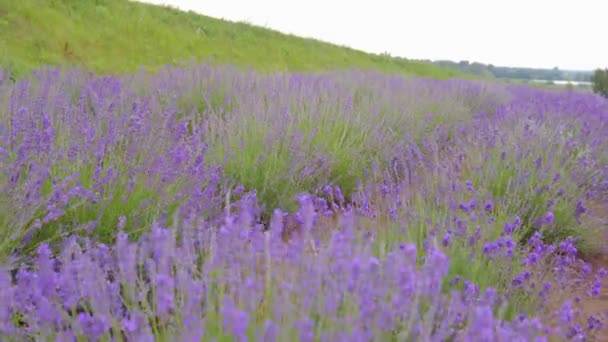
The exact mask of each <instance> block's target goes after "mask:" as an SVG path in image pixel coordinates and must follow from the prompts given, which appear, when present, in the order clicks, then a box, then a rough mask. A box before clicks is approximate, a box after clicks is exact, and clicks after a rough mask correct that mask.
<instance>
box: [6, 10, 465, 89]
mask: <svg viewBox="0 0 608 342" xmlns="http://www.w3.org/2000/svg"><path fill="white" fill-rule="evenodd" d="M0 32H2V33H1V34H0V66H1V67H2V68H5V69H10V70H11V71H12V73H13V74H16V75H24V74H25V73H27V72H28V71H30V70H32V69H35V68H38V67H39V66H42V65H70V66H79V67H83V68H86V69H87V70H91V71H94V72H98V73H110V74H115V73H124V72H131V71H136V70H137V69H139V68H140V67H144V68H148V69H149V68H156V67H158V66H162V65H165V64H174V63H180V62H184V61H187V60H190V59H196V60H201V59H202V60H206V61H208V60H212V61H213V62H214V63H220V64H232V65H236V66H245V67H254V68H255V69H257V70H259V71H317V70H333V69H350V68H358V69H373V70H377V71H384V72H390V73H398V74H404V75H416V76H424V77H432V78H450V77H472V76H469V75H467V74H464V73H462V72H460V71H456V70H449V69H447V68H443V67H439V66H435V65H432V64H431V63H427V62H417V61H409V60H405V59H397V58H391V57H388V56H380V55H372V54H366V53H363V52H360V51H356V50H353V49H349V48H345V47H340V46H335V45H331V44H328V43H323V42H320V41H317V40H312V39H304V38H299V37H295V36H291V35H285V34H281V33H278V32H275V31H272V30H268V29H265V28H261V27H255V26H252V25H249V24H244V23H233V22H228V21H224V20H218V19H213V18H210V17H206V16H202V15H198V14H194V13H186V12H183V11H178V10H175V9H171V8H167V7H160V6H154V5H147V4H142V3H138V2H130V1H124V0H105V1H100V0H24V1H12V0H0Z"/></svg>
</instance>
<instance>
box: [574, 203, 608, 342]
mask: <svg viewBox="0 0 608 342" xmlns="http://www.w3.org/2000/svg"><path fill="white" fill-rule="evenodd" d="M588 219H589V220H590V221H591V222H590V223H592V224H594V225H596V227H598V228H599V233H600V234H599V236H598V238H600V239H602V241H598V242H599V243H600V244H601V246H602V247H601V249H600V251H599V253H597V254H595V255H592V256H587V257H583V260H584V261H585V262H587V263H588V264H589V265H590V266H591V267H592V270H593V272H594V273H595V272H597V271H598V270H599V269H600V268H602V267H603V268H604V269H606V270H608V195H604V196H603V197H601V198H598V199H595V200H594V201H592V203H590V204H589V205H588ZM602 285H603V286H602V290H601V293H600V295H599V296H597V297H593V298H591V297H589V296H587V295H586V294H585V293H584V291H581V295H580V297H581V298H582V303H581V304H582V310H583V313H584V315H585V316H589V315H597V316H604V317H607V318H608V278H605V279H604V280H603V284H602ZM604 324H605V326H604V327H603V329H602V330H601V331H600V332H599V333H598V334H597V336H596V339H595V341H606V342H608V320H606V319H604Z"/></svg>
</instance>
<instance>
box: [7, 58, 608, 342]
mask: <svg viewBox="0 0 608 342" xmlns="http://www.w3.org/2000/svg"><path fill="white" fill-rule="evenodd" d="M0 79H2V77H0ZM0 117H1V119H2V120H1V121H0V162H1V164H0V171H1V172H0V187H1V188H2V189H1V190H2V192H1V194H0V210H1V212H2V214H3V215H1V216H0V253H1V254H0V256H2V257H3V259H4V264H5V272H4V273H3V275H2V280H1V281H2V283H3V284H2V287H3V288H4V289H8V290H6V291H3V292H2V294H1V295H0V308H1V309H2V311H1V312H0V333H1V334H2V335H3V336H7V337H8V336H12V337H14V338H15V339H17V340H19V339H23V338H26V337H31V338H35V339H37V338H52V339H60V340H64V339H74V338H75V337H77V336H82V337H85V336H86V337H87V338H88V339H92V340H96V339H100V338H101V339H106V340H107V339H110V340H142V339H146V338H148V339H161V340H163V339H167V340H174V339H175V338H178V339H181V340H200V339H201V338H205V339H212V338H216V339H218V340H223V339H230V338H231V337H233V338H234V337H236V338H237V339H239V340H242V339H246V338H249V339H253V340H287V339H301V340H314V339H321V340H359V339H360V340H365V341H367V340H374V339H375V340H377V339H381V340H384V339H389V340H391V339H395V340H403V339H405V340H407V339H412V340H445V339H450V338H455V339H456V340H466V339H474V340H480V341H481V340H497V339H498V340H500V339H502V340H517V339H518V338H519V339H522V340H529V339H532V338H533V337H538V336H547V335H555V336H561V337H566V338H569V339H576V338H582V337H583V336H585V335H587V334H592V333H593V332H594V331H595V330H597V329H598V328H599V327H600V326H601V319H602V317H600V316H597V315H595V316H594V315H591V316H589V314H588V313H583V312H579V313H577V308H576V307H577V303H579V304H580V302H581V300H580V298H568V296H566V299H564V296H563V295H564V294H571V293H573V291H574V293H579V294H580V296H587V295H589V296H597V295H598V293H599V290H600V287H601V285H602V278H603V276H605V274H604V271H603V270H600V271H598V270H595V271H592V270H590V268H589V266H588V265H585V264H584V263H582V262H581V261H580V260H578V259H577V258H576V257H577V249H584V250H585V251H587V252H594V251H597V250H598V248H599V247H600V245H601V241H602V239H603V238H604V237H603V236H602V235H601V234H600V233H601V232H599V231H598V229H597V228H599V226H598V225H596V224H595V222H593V221H592V220H590V219H589V217H588V216H589V215H587V214H588V213H587V209H586V204H587V202H588V201H589V200H590V199H593V198H595V197H597V196H596V195H598V194H600V193H601V192H603V191H605V190H606V188H607V187H608V182H607V181H606V175H607V173H606V171H608V169H607V165H608V159H607V157H608V156H607V153H606V152H604V151H606V147H607V146H606V145H607V143H608V137H606V136H605V134H604V133H603V132H605V131H606V128H607V123H608V120H607V118H608V104H607V103H606V102H605V101H603V100H602V99H600V98H598V97H595V96H593V95H591V94H586V93H575V92H561V93H560V92H550V91H542V90H535V89H531V88H521V87H514V88H507V87H502V86H499V85H495V84H486V83H473V82H464V81H455V80H454V81H429V80H415V79H402V78H397V77H390V76H385V75H379V74H374V73H361V72H340V73H333V74H323V75H298V74H280V75H270V76H262V75H257V74H255V73H243V72H239V71H236V70H232V69H229V68H217V67H209V66H205V65H193V66H191V67H189V68H187V69H176V68H169V69H166V70H162V71H160V72H159V73H158V74H157V75H150V74H146V73H141V74H137V75H131V76H126V77H96V76H92V75H87V74H84V73H80V72H77V71H73V72H63V73H62V72H60V71H58V70H41V71H39V72H36V73H34V74H33V76H32V78H31V79H29V80H22V81H19V82H17V83H16V84H13V83H10V82H8V81H6V80H5V81H2V83H0ZM300 193H308V194H310V195H311V196H308V195H307V196H300V197H299V198H300V201H299V203H298V202H296V199H297V198H298V196H297V195H298V194H300ZM275 207H281V208H284V209H289V210H290V211H291V213H290V214H283V213H282V212H274V215H273V214H272V213H273V211H272V209H273V208H275ZM264 231H265V232H264ZM117 233H118V235H117ZM126 233H128V234H130V235H131V237H132V239H131V240H132V242H129V241H128V240H127V238H126V235H125V234H126ZM288 235H289V236H290V237H291V238H290V239H287V236H288ZM83 236H84V237H83ZM88 237H90V238H92V240H89V239H88ZM598 242H599V244H598ZM52 250H54V251H55V252H56V253H53V252H52ZM35 255H38V257H35ZM573 280H576V281H573ZM23 289H27V291H24V290H23ZM577 289H580V291H578V292H577ZM585 290H587V291H585ZM569 297H572V295H570V296H569ZM526 315H527V316H526ZM526 317H534V318H526ZM556 327H557V328H556Z"/></svg>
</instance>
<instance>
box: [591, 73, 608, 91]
mask: <svg viewBox="0 0 608 342" xmlns="http://www.w3.org/2000/svg"><path fill="white" fill-rule="evenodd" d="M591 83H592V84H593V92H594V93H596V94H600V95H602V96H603V97H605V98H608V69H597V70H595V72H594V73H593V76H592V77H591Z"/></svg>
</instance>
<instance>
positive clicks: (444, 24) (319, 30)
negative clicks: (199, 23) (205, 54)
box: [143, 0, 608, 70]
mask: <svg viewBox="0 0 608 342" xmlns="http://www.w3.org/2000/svg"><path fill="white" fill-rule="evenodd" d="M143 1H144V2H148V3H155V4H168V5H171V6H174V7H178V8H180V9H186V10H193V11H196V12H200V13H202V14H205V15H208V16H211V17H216V18H224V19H228V20H234V21H239V20H245V21H248V22H250V23H252V24H256V25H261V26H266V27H269V28H273V29H276V30H279V31H282V32H287V33H293V34H296V35H299V36H305V37H313V38H318V39H321V40H324V41H328V42H332V43H337V44H341V45H347V46H351V47H353V48H356V49H360V50H364V51H370V52H389V53H391V54H392V55H394V56H402V57H408V58H415V59H432V60H437V59H449V60H454V61H460V60H469V61H479V62H482V63H493V64H495V65H507V66H528V67H541V68H552V67H555V66H557V67H559V68H560V69H588V70H591V69H595V68H597V67H608V44H607V43H606V42H608V29H607V26H606V24H607V23H608V1H605V0H576V1H575V0H570V1H565V0H552V1H551V0H504V1H494V0H373V1H364V0H350V1H347V0H302V1H293V0H215V1H207V0H143Z"/></svg>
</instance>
